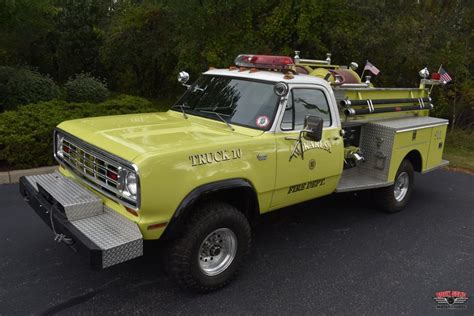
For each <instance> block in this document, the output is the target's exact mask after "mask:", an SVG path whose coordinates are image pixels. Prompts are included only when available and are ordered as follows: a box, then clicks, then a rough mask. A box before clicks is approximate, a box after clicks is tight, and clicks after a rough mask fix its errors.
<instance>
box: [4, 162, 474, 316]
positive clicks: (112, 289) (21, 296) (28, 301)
mask: <svg viewBox="0 0 474 316" xmlns="http://www.w3.org/2000/svg"><path fill="white" fill-rule="evenodd" d="M367 203H369V204H370V201H369V202H367ZM159 250H160V247H159V246H157V245H154V244H151V245H149V244H148V245H147V252H148V254H147V255H146V256H145V257H142V258H139V259H137V260H134V261H131V262H127V263H124V264H121V265H118V266H115V267H112V268H109V269H107V270H103V271H94V270H90V269H89V268H88V266H87V265H86V264H85V263H84V262H83V261H81V260H80V259H79V257H78V256H77V255H76V254H75V253H73V252H72V251H70V250H69V248H67V247H66V246H64V245H58V244H57V243H55V242H54V241H53V236H52V233H51V231H50V230H49V229H48V228H47V227H46V225H45V224H43V222H41V220H40V219H39V218H37V216H36V215H35V214H34V212H33V211H32V210H31V209H30V208H29V206H27V204H26V203H25V202H24V201H23V200H22V198H21V197H20V195H19V194H18V187H17V186H16V185H0V315H11V314H31V313H33V314H40V313H45V314H54V313H62V314H92V313H93V314H104V313H107V314H108V313H119V314H130V313H137V314H177V313H181V314H203V313H205V314H224V313H225V314H239V313H240V314H290V313H291V314H301V313H305V314H309V313H311V314H316V313H317V314H347V315H361V314H367V315H387V314H388V315H392V314H398V315H399V314H411V315H433V314H435V315H438V314H439V315H445V314H454V313H455V314H456V315H463V314H468V315H474V176H473V175H468V174H464V173H452V172H447V171H435V172H433V173H431V174H427V175H417V178H416V189H415V191H414V194H413V195H412V200H411V203H410V205H409V207H408V208H407V209H406V210H405V211H403V212H401V213H398V214H394V215H386V214H382V213H379V212H377V211H375V210H373V209H372V208H370V207H369V206H368V205H367V204H364V203H360V202H359V201H357V199H355V198H353V197H352V195H333V196H330V197H327V198H323V199H319V200H314V201H310V202H307V203H304V204H301V205H297V206H294V207H290V208H286V209H284V210H281V211H279V212H276V213H274V214H271V215H266V216H263V218H262V221H261V224H260V225H259V227H258V228H257V231H256V233H255V236H254V248H253V251H252V254H251V256H250V258H249V261H248V264H247V265H246V266H245V268H244V269H243V270H242V271H241V274H240V275H239V277H238V278H237V279H236V280H235V281H234V282H233V283H232V284H230V286H228V287H226V288H224V289H223V290H221V291H218V292H215V293H211V294H207V295H195V294H190V293H186V292H183V291H181V290H179V289H178V288H177V286H176V285H175V284H174V283H173V282H172V281H171V280H170V279H169V278H168V277H167V276H166V275H165V274H164V273H163V272H162V271H161V269H160V260H159V256H156V255H155V253H156V252H158V251H159ZM442 290H460V291H465V292H467V293H468V295H469V296H470V297H471V299H470V300H469V301H468V302H467V308H466V309H465V310H462V311H461V310H457V311H446V310H436V304H435V302H434V300H433V296H434V293H435V292H437V291H442Z"/></svg>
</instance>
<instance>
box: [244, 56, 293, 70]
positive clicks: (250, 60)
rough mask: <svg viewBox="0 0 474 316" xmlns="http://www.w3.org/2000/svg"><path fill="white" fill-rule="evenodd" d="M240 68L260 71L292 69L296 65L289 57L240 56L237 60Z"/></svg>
mask: <svg viewBox="0 0 474 316" xmlns="http://www.w3.org/2000/svg"><path fill="white" fill-rule="evenodd" d="M235 65H236V66H238V67H247V68H259V69H290V68H291V66H293V65H294V62H293V59H291V57H288V56H271V55H246V54H243V55H239V56H237V58H235Z"/></svg>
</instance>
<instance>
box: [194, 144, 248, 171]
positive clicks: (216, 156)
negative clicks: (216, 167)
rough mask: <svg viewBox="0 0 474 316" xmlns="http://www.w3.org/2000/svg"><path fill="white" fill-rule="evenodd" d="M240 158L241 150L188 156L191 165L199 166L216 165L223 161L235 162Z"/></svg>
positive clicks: (224, 150)
mask: <svg viewBox="0 0 474 316" xmlns="http://www.w3.org/2000/svg"><path fill="white" fill-rule="evenodd" d="M240 158H242V150H241V149H240V148H236V149H231V150H226V149H223V150H218V151H215V152H210V153H204V154H194V155H190V156H189V160H190V161H191V165H192V166H193V167H195V166H201V165H207V164H212V163H218V162H223V161H229V160H235V159H240Z"/></svg>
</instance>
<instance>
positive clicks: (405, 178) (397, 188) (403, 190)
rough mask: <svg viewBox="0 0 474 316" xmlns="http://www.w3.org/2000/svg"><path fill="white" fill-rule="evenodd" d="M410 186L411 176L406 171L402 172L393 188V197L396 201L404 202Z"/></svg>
mask: <svg viewBox="0 0 474 316" xmlns="http://www.w3.org/2000/svg"><path fill="white" fill-rule="evenodd" d="M409 185H410V176H409V175H408V173H406V172H405V171H404V172H401V173H400V174H399V175H398V178H397V181H395V185H394V188H393V195H394V196H395V200H397V202H401V201H403V199H404V198H405V196H406V195H407V192H408V186H409Z"/></svg>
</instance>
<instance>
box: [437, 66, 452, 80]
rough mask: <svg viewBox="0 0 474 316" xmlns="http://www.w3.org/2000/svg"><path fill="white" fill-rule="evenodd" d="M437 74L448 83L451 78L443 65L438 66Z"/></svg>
mask: <svg viewBox="0 0 474 316" xmlns="http://www.w3.org/2000/svg"><path fill="white" fill-rule="evenodd" d="M439 74H440V79H441V81H444V82H446V83H448V82H450V81H452V80H453V78H451V76H450V75H449V74H448V73H447V72H446V70H444V68H443V67H440V68H439Z"/></svg>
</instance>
